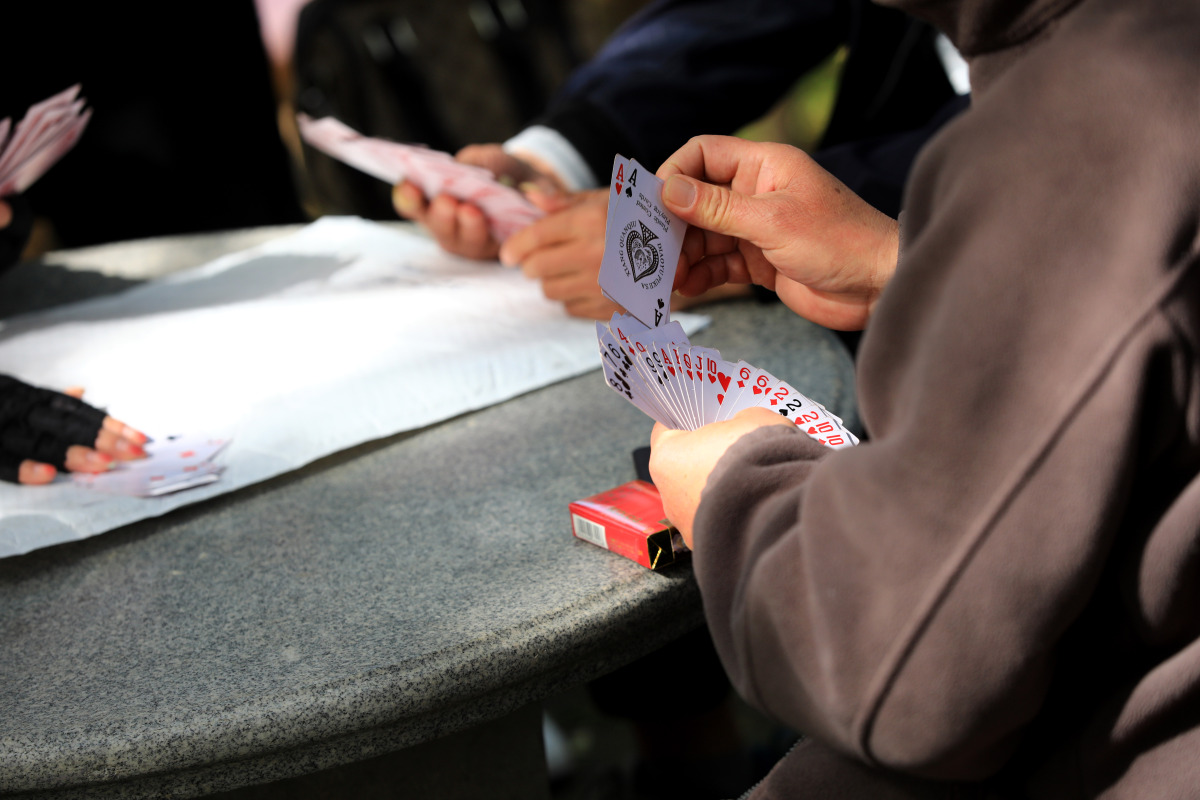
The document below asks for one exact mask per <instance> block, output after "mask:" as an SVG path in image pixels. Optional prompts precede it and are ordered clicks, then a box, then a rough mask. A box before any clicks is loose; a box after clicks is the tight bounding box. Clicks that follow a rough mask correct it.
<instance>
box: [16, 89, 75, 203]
mask: <svg viewBox="0 0 1200 800" xmlns="http://www.w3.org/2000/svg"><path fill="white" fill-rule="evenodd" d="M78 94H79V85H78V84H76V85H75V86H72V87H71V88H70V89H66V90H64V91H62V92H59V93H58V94H56V95H54V96H53V97H51V98H49V99H47V100H43V101H42V102H40V103H38V104H36V105H34V106H31V107H30V109H29V111H27V112H26V113H25V116H24V117H22V118H21V121H20V122H18V123H17V125H16V127H15V128H13V126H12V119H11V118H9V117H5V118H4V119H2V120H0V197H7V196H9V195H13V194H20V193H21V192H23V191H25V190H26V189H28V188H29V187H30V186H32V185H33V183H34V182H35V181H36V180H37V179H38V178H40V177H42V176H43V175H45V174H46V170H48V169H50V167H52V166H54V164H55V163H56V162H57V161H58V160H59V159H60V158H62V157H63V156H64V155H65V154H66V153H67V151H69V150H70V149H71V148H72V147H74V146H75V142H77V141H79V137H80V135H81V134H82V133H83V129H84V128H85V127H87V123H88V120H89V119H91V117H92V110H91V109H90V108H89V109H87V110H86V111H85V110H84V108H83V106H84V104H85V102H86V101H85V100H83V98H79V99H76V95H78ZM10 130H11V132H12V136H11V137H10V136H9V131H10Z"/></svg>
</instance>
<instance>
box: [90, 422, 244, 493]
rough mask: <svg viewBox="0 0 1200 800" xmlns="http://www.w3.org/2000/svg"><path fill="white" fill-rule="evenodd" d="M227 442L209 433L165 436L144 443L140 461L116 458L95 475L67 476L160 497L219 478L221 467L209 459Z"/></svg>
mask: <svg viewBox="0 0 1200 800" xmlns="http://www.w3.org/2000/svg"><path fill="white" fill-rule="evenodd" d="M227 444H229V440H228V439H224V438H217V437H211V436H195V435H192V436H187V435H173V436H166V437H163V438H161V439H156V440H155V441H152V442H150V443H149V444H147V445H146V455H147V457H146V458H144V459H142V460H140V461H123V462H119V463H118V464H116V465H115V466H114V467H113V468H112V469H111V470H109V471H108V472H101V473H98V474H95V475H89V474H84V473H80V472H76V473H72V475H71V479H72V480H73V481H74V482H75V483H76V484H77V485H79V486H86V487H87V488H89V489H95V490H96V491H99V492H107V493H109V494H124V495H130V496H133V497H160V496H162V495H164V494H171V493H172V492H178V491H181V490H183V489H190V488H192V487H194V486H204V485H205V484H209V483H212V482H213V481H216V480H217V479H219V478H220V477H221V473H222V472H223V471H224V470H225V467H224V466H222V465H221V464H216V463H214V462H213V460H212V459H213V457H214V456H216V455H217V454H218V453H219V452H221V450H223V449H224V448H225V445H227Z"/></svg>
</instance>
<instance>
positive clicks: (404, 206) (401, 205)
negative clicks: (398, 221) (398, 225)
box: [392, 184, 417, 217]
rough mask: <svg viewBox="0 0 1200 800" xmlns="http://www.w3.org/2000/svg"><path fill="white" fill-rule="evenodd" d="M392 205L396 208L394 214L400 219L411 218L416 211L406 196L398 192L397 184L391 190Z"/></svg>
mask: <svg viewBox="0 0 1200 800" xmlns="http://www.w3.org/2000/svg"><path fill="white" fill-rule="evenodd" d="M392 205H394V206H395V207H396V213H397V214H399V215H400V216H402V217H411V216H413V214H415V213H416V211H417V206H416V204H415V203H413V201H412V200H411V199H409V197H408V194H407V193H405V192H402V191H401V190H400V186H399V184H397V185H396V186H395V187H394V188H393V189H392Z"/></svg>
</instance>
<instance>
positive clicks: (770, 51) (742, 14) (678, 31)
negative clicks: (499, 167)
mask: <svg viewBox="0 0 1200 800" xmlns="http://www.w3.org/2000/svg"><path fill="white" fill-rule="evenodd" d="M849 6H850V4H848V3H845V2H840V1H839V0H750V2H745V3H730V2H728V0H699V1H698V2H697V0H659V2H655V3H652V4H650V5H649V6H647V7H646V8H645V9H643V10H642V11H640V12H639V13H638V14H635V15H634V16H633V17H631V18H630V19H629V20H628V21H627V22H626V23H625V24H624V25H622V26H621V27H620V28H619V29H618V30H617V31H616V33H614V34H613V36H612V37H611V38H610V39H609V40H608V42H607V43H606V44H605V45H604V47H603V48H601V50H600V52H598V53H597V54H596V56H595V57H594V58H593V59H592V60H591V61H589V62H588V63H587V64H584V65H583V66H582V67H580V68H579V69H577V70H576V71H575V72H574V73H572V75H571V77H570V78H569V79H568V80H567V82H566V84H564V86H563V88H562V90H561V91H560V92H559V93H558V95H557V96H556V97H555V99H554V100H552V101H551V104H550V107H549V109H548V111H547V113H546V114H545V115H544V116H543V117H542V118H541V119H540V120H539V122H540V123H541V124H544V125H546V126H548V127H551V128H554V129H555V130H558V131H559V132H560V133H562V134H563V135H564V136H565V137H566V138H567V139H568V140H570V142H571V143H572V144H573V145H574V146H575V148H576V149H577V150H578V151H579V152H580V154H581V155H582V156H583V158H584V160H585V161H586V162H587V163H588V165H589V166H590V167H591V170H592V172H593V173H594V174H595V176H596V178H597V180H598V181H599V182H601V183H603V182H604V181H606V180H607V179H608V176H609V173H610V172H611V171H612V159H613V154H614V153H617V152H620V153H621V154H622V155H624V156H626V157H628V158H636V159H638V161H640V162H641V163H642V164H644V165H645V166H647V167H648V168H650V169H656V168H657V167H658V165H659V164H661V163H662V162H663V161H664V160H665V159H666V157H667V156H668V155H670V154H671V153H672V152H674V150H675V149H676V148H677V147H679V145H680V144H681V143H682V142H684V141H686V140H687V139H688V138H689V137H691V136H694V135H696V134H698V133H731V132H732V131H734V130H736V129H738V128H740V127H741V126H742V125H745V124H746V123H748V122H751V121H753V120H755V119H757V118H758V117H760V116H762V114H764V113H765V112H766V111H767V110H768V109H770V108H771V106H772V105H774V104H775V103H776V102H777V101H778V100H779V98H780V97H782V96H783V95H784V93H785V92H786V91H787V90H788V89H789V88H790V87H791V86H792V84H794V83H795V81H796V80H797V79H798V78H799V77H800V76H801V75H803V74H805V73H806V72H808V71H809V70H811V69H812V68H813V67H815V66H816V65H817V64H819V63H821V61H823V60H824V59H825V58H827V57H828V56H829V55H830V54H831V53H833V52H834V50H836V49H837V48H838V47H839V46H840V45H842V44H844V43H845V42H846V40H847V38H848V36H849V31H850V19H851V15H850V9H849Z"/></svg>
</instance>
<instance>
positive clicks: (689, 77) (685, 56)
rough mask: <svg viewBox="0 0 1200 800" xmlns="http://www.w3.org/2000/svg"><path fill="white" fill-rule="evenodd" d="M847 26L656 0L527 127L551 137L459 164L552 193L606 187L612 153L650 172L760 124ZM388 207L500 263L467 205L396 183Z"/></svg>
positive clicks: (800, 12) (772, 3)
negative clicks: (697, 140)
mask: <svg viewBox="0 0 1200 800" xmlns="http://www.w3.org/2000/svg"><path fill="white" fill-rule="evenodd" d="M849 27H850V11H849V9H848V8H847V4H846V3H844V2H839V1H838V0H800V1H799V2H797V1H796V0H751V2H749V3H742V4H736V3H729V2H727V1H726V0H700V2H696V0H688V1H687V2H683V1H681V0H659V1H658V2H655V3H652V4H651V5H649V6H647V7H646V8H644V9H643V10H642V11H640V12H639V13H638V14H635V15H634V16H633V17H632V18H630V19H629V20H628V21H627V22H626V23H625V24H624V25H623V26H621V28H619V29H618V31H617V32H616V33H614V34H613V36H612V37H611V38H610V40H609V41H608V42H607V43H606V45H605V46H604V47H603V48H602V49H601V51H600V52H599V53H597V55H596V56H595V57H594V58H593V59H592V60H591V61H589V62H588V63H586V64H584V65H583V66H582V67H580V68H579V69H577V70H576V71H575V72H574V73H572V75H571V76H570V78H569V79H568V80H567V82H566V84H565V85H564V86H563V88H562V89H561V90H560V92H559V93H558V95H557V96H556V97H555V98H554V99H553V100H552V101H551V104H550V107H549V109H548V110H547V112H546V113H545V114H544V115H543V116H542V117H540V118H538V119H537V120H535V121H534V123H533V124H532V125H531V127H532V128H539V129H547V131H548V133H549V134H550V135H549V136H548V137H542V140H541V141H539V140H538V137H530V136H528V131H527V132H526V133H525V134H523V135H518V136H517V137H516V138H515V139H514V140H512V141H510V142H509V143H508V144H507V145H501V144H479V145H469V146H468V147H466V148H464V149H463V150H462V151H460V152H459V154H458V158H459V159H460V160H462V161H464V162H465V163H469V164H475V165H478V166H483V167H486V168H488V169H490V170H492V172H493V173H494V174H496V175H497V176H501V177H504V178H505V179H507V180H510V181H511V182H512V183H513V184H514V185H520V184H522V183H536V184H539V185H540V186H541V187H542V189H543V190H547V189H556V190H558V191H577V190H584V189H588V188H594V187H595V186H597V185H602V184H603V183H604V182H605V181H607V179H608V175H609V172H610V171H611V169H612V159H613V155H614V154H615V153H618V152H620V153H623V154H624V155H626V156H627V157H631V158H637V159H638V160H639V161H641V162H642V163H643V164H645V165H646V166H647V167H649V168H651V169H654V168H656V167H657V166H658V164H659V163H660V162H661V161H662V160H663V159H664V158H665V157H666V156H667V155H668V154H670V153H671V152H672V151H673V150H674V149H675V148H676V147H678V146H679V144H680V143H681V142H683V141H685V140H686V139H687V138H688V137H689V136H692V135H695V134H697V133H701V132H712V131H715V132H732V131H733V130H735V129H737V128H739V127H741V126H742V125H744V124H746V123H748V122H751V121H753V120H754V119H757V118H758V117H759V116H761V115H762V114H763V113H765V112H766V111H767V110H768V109H770V107H771V106H772V105H773V104H774V103H775V102H777V101H778V100H779V98H780V97H782V96H783V94H784V93H785V92H786V91H787V89H788V88H790V87H791V86H792V84H793V83H795V81H796V79H797V78H798V77H799V76H801V75H803V74H804V73H805V72H807V71H808V70H810V69H811V68H812V67H814V66H816V65H817V64H819V63H820V62H821V61H822V60H823V59H825V58H826V57H828V56H829V55H830V54H831V53H832V52H833V51H834V50H835V49H837V47H838V46H840V45H841V44H843V43H844V42H845V40H846V37H847V35H848V33H849ZM546 139H549V140H550V143H549V144H547V143H546V141H545V140H546ZM564 165H565V166H564ZM393 205H394V206H395V208H396V211H397V213H398V214H399V215H400V216H402V217H405V218H406V219H412V220H414V221H417V222H420V223H421V224H422V225H424V226H425V227H426V228H428V230H429V231H430V233H431V234H432V235H433V237H434V238H435V239H436V240H437V241H438V243H439V244H440V245H441V246H442V247H443V248H444V249H445V250H447V251H448V252H452V253H455V254H457V255H462V256H466V257H468V258H480V259H487V258H495V257H496V255H497V253H498V252H499V246H500V244H499V243H498V242H496V241H495V240H494V239H492V237H491V235H490V233H489V232H488V228H487V224H486V220H485V219H484V217H483V214H482V213H481V212H480V211H479V209H477V208H475V207H474V206H472V205H471V204H470V203H463V202H459V201H457V200H455V199H454V198H451V197H446V196H440V197H436V198H426V197H424V195H422V194H421V192H420V191H419V190H418V189H417V188H416V187H415V186H412V185H409V184H400V185H399V186H397V187H396V189H395V191H394V192H393Z"/></svg>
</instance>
